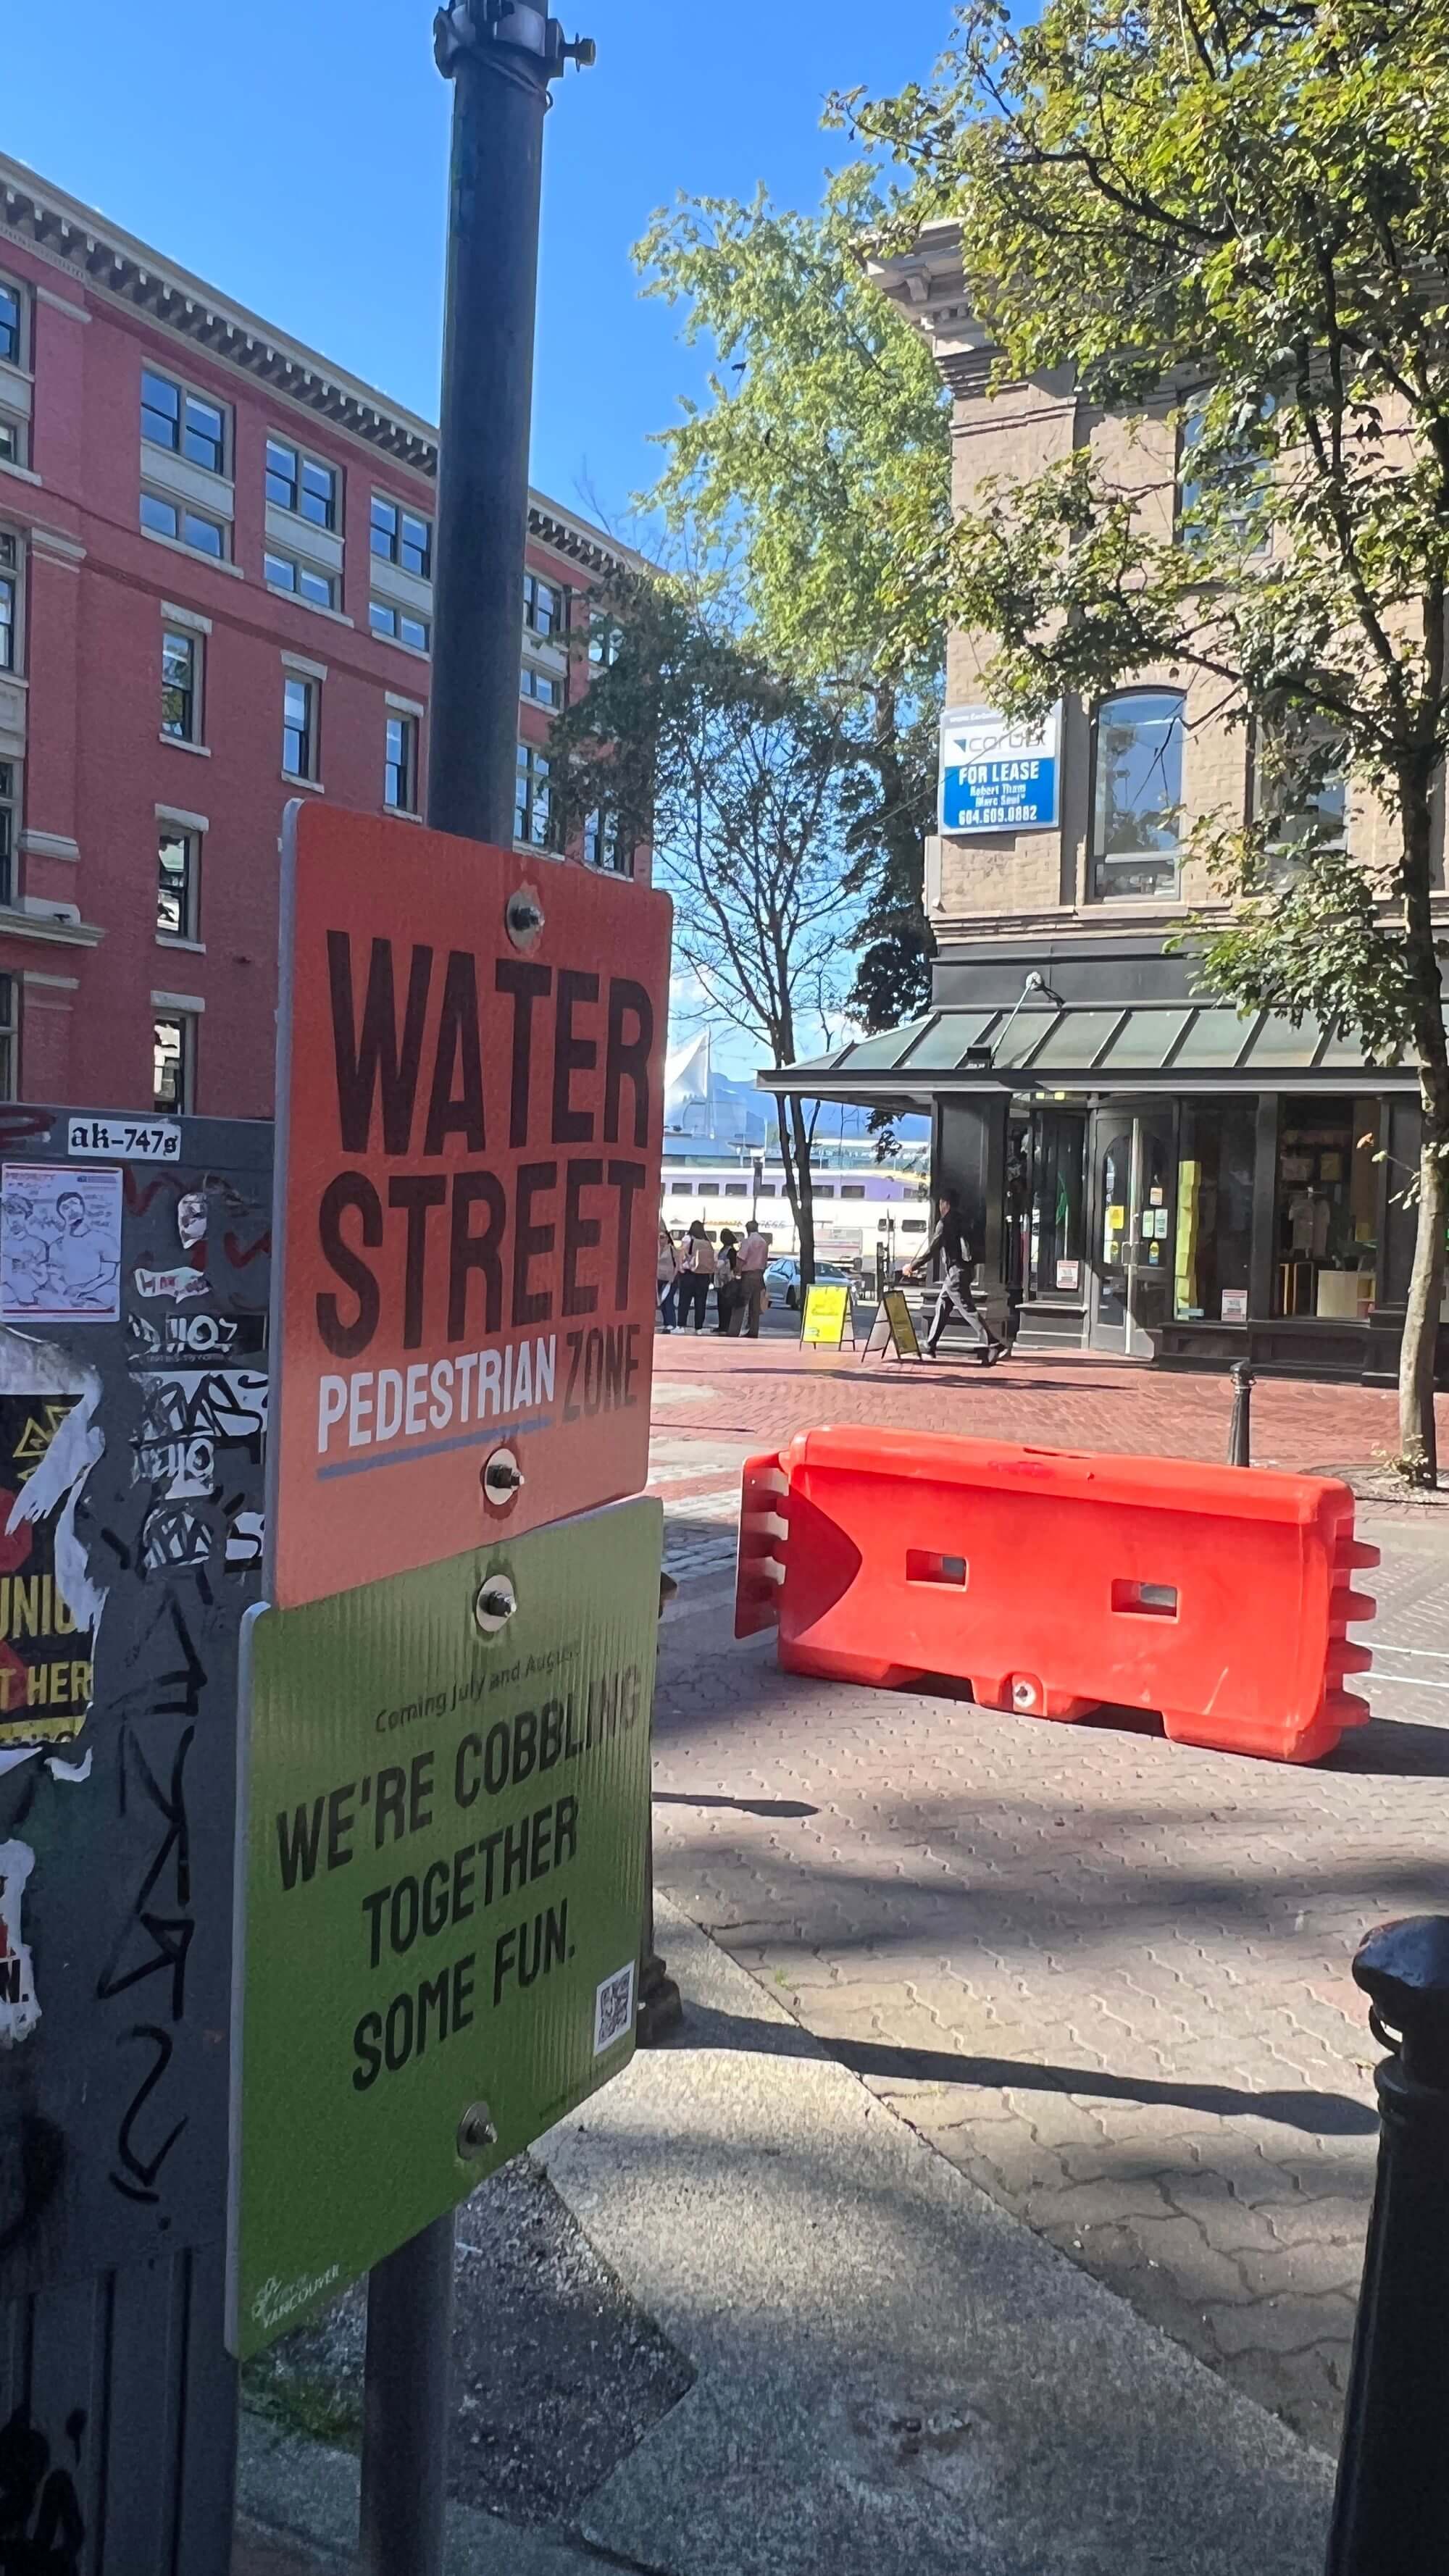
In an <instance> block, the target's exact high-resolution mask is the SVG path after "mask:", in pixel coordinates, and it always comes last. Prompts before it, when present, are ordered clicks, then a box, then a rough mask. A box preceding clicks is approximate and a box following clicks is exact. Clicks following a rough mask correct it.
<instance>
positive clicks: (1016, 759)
mask: <svg viewBox="0 0 1449 2576" xmlns="http://www.w3.org/2000/svg"><path fill="white" fill-rule="evenodd" d="M1060 740H1061V708H1060V707H1059V706H1058V707H1053V709H1052V711H1051V714H1050V715H1049V716H1048V717H1047V718H1046V720H1045V722H1044V723H1042V724H1021V723H1018V722H1015V721H1013V719H1012V718H1010V717H1009V716H1003V715H999V714H997V712H996V710H995V709H994V708H992V707H948V708H947V710H946V713H945V715H944V716H943V717H942V719H941V829H942V831H943V832H1041V831H1050V830H1052V829H1053V828H1054V827H1055V825H1056V823H1057V822H1058V820H1059V808H1058V799H1057V768H1058V758H1059V747H1060Z"/></svg>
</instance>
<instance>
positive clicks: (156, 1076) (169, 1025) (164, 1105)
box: [151, 1011, 196, 1118]
mask: <svg viewBox="0 0 1449 2576" xmlns="http://www.w3.org/2000/svg"><path fill="white" fill-rule="evenodd" d="M152 1025H153V1028H154V1031H155V1036H154V1044H153V1054H152V1064H153V1068H154V1070H153V1074H152V1083H151V1106H152V1108H153V1109H157V1110H166V1111H168V1112H169V1113H170V1115H171V1116H172V1117H173V1118H179V1117H181V1116H182V1115H183V1114H184V1113H185V1111H187V1110H188V1109H189V1108H190V1107H191V1103H192V1099H193V1096H194V1093H195V1089H196V1021H195V1018H194V1017H193V1015H192V1013H191V1012H190V1011H169V1012H167V1013H166V1014H165V1015H164V1016H163V1017H160V1018H158V1019H156V1020H155V1021H154V1022H153V1024H152Z"/></svg>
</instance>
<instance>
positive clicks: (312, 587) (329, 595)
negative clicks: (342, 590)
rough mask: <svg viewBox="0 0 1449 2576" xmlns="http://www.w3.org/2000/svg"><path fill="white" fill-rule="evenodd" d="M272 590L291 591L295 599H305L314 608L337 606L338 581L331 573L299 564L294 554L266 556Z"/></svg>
mask: <svg viewBox="0 0 1449 2576" xmlns="http://www.w3.org/2000/svg"><path fill="white" fill-rule="evenodd" d="M262 560H263V565H264V569H265V571H266V576H267V588H268V589H269V590H287V591H290V592H291V593H292V596H293V597H294V598H295V599H305V600H306V601H307V602H308V603H309V605H310V606H311V607H313V608H335V607H336V605H337V584H336V582H335V581H334V580H333V577H332V575H331V573H330V572H316V571H314V570H313V568H312V566H311V564H305V563H298V562H297V560H296V558H295V556H293V555H274V554H268V555H265V556H264V557H263V559H262Z"/></svg>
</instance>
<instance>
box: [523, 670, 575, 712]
mask: <svg viewBox="0 0 1449 2576" xmlns="http://www.w3.org/2000/svg"><path fill="white" fill-rule="evenodd" d="M545 690H547V691H548V692H549V694H548V695H547V696H545V695H544V691H545ZM518 694H519V696H520V698H522V700H523V702H524V704H525V706H530V707H542V708H543V709H544V711H545V713H546V714H548V715H558V714H560V713H561V712H562V710H563V706H564V701H565V695H566V692H565V689H564V681H563V674H562V672H561V671H547V670H545V669H544V667H543V665H542V664H541V663H539V662H529V661H525V662H523V663H522V664H521V665H520V668H519V674H518Z"/></svg>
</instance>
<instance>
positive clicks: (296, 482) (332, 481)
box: [262, 429, 344, 537]
mask: <svg viewBox="0 0 1449 2576" xmlns="http://www.w3.org/2000/svg"><path fill="white" fill-rule="evenodd" d="M274 453H275V454H276V455H278V456H290V457H291V459H292V462H293V465H294V467H295V469H296V471H295V475H294V476H293V478H292V479H291V481H290V483H289V484H288V489H289V490H290V491H291V492H292V493H293V494H294V495H295V498H294V499H292V500H290V501H280V500H278V498H277V495H276V494H275V492H274V491H273V490H272V483H273V481H274V480H275V481H277V482H279V483H281V482H284V481H286V479H287V478H285V477H284V476H283V475H281V474H280V473H278V472H277V469H276V468H275V467H274V465H273V464H272V456H273V454H274ZM308 466H310V467H311V468H312V470H313V472H314V473H316V474H325V475H326V476H327V479H328V487H329V489H328V499H327V512H328V515H327V517H326V518H324V519H319V518H318V517H317V516H316V515H315V513H314V512H313V511H311V510H304V509H303V507H302V502H303V498H304V496H305V494H306V491H307V468H308ZM262 493H263V498H264V500H265V502H266V505H267V507H268V509H271V510H281V511H282V512H284V514H285V515H286V517H288V518H289V519H296V520H298V521H299V522H300V524H301V525H302V526H303V527H304V528H320V529H321V530H322V531H323V533H324V535H326V536H332V537H335V536H338V535H340V534H341V529H342V510H343V502H344V493H343V486H342V468H341V466H340V465H334V464H333V463H332V460H331V458H330V457H327V456H319V455H318V454H317V452H316V450H315V449H314V448H310V447H304V446H303V445H302V443H301V441H300V439H294V438H283V437H281V436H279V435H278V433H277V432H275V431H274V430H270V429H269V430H268V432H267V438H266V446H265V448H264V450H263V453H262ZM314 497H315V496H314Z"/></svg>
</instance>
